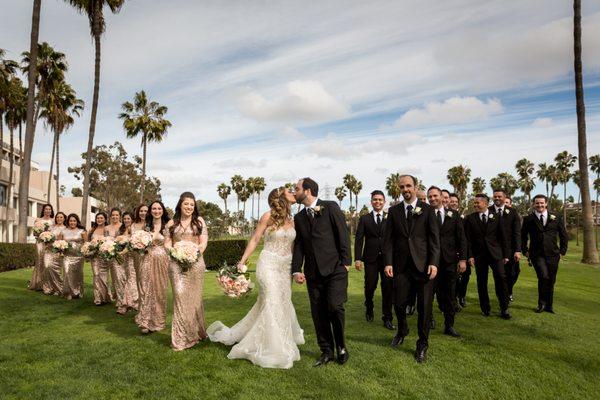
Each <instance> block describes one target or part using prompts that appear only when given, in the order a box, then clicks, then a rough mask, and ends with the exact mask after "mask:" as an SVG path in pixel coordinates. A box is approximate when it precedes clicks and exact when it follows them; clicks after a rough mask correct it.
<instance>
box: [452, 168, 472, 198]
mask: <svg viewBox="0 0 600 400" xmlns="http://www.w3.org/2000/svg"><path fill="white" fill-rule="evenodd" d="M446 179H448V182H449V183H450V185H452V187H453V188H454V192H455V193H457V194H458V196H459V197H460V201H461V203H462V206H463V207H462V208H465V206H466V199H467V186H468V185H469V182H470V180H471V168H468V167H466V166H463V165H457V166H455V167H452V168H450V169H449V170H448V174H447V175H446Z"/></svg>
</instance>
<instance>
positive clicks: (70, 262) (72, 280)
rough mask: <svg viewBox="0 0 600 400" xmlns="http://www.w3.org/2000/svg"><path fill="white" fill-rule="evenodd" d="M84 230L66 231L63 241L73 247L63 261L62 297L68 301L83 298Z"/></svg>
mask: <svg viewBox="0 0 600 400" xmlns="http://www.w3.org/2000/svg"><path fill="white" fill-rule="evenodd" d="M83 232H84V231H83V229H65V230H64V231H63V239H64V240H66V241H67V242H69V244H70V245H71V246H70V247H69V250H67V252H66V253H65V256H64V257H63V259H62V276H63V287H62V295H63V297H65V298H67V299H74V298H77V299H78V298H81V297H83V256H82V255H81V254H79V249H80V248H81V245H82V244H83Z"/></svg>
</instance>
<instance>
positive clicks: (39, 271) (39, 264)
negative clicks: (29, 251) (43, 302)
mask: <svg viewBox="0 0 600 400" xmlns="http://www.w3.org/2000/svg"><path fill="white" fill-rule="evenodd" d="M42 223H46V224H48V225H49V226H50V227H51V226H52V225H54V207H52V205H51V204H44V205H43V206H42V213H41V215H40V217H39V218H36V220H35V225H37V224H42ZM35 225H34V226H35ZM45 247H46V246H45V245H44V244H43V243H40V242H39V241H38V242H37V243H36V244H35V249H36V257H35V266H34V267H33V272H32V273H31V280H30V281H29V286H28V287H29V289H30V290H37V291H41V290H42V278H43V276H44V250H45Z"/></svg>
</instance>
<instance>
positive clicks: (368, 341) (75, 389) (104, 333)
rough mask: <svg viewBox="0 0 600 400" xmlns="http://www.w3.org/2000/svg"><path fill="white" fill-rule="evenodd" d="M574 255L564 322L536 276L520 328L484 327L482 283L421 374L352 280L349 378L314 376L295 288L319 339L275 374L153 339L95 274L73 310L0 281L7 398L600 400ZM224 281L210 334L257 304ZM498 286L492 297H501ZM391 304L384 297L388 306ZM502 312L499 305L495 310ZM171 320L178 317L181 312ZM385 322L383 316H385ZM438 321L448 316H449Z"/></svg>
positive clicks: (15, 277) (597, 273) (576, 254)
mask: <svg viewBox="0 0 600 400" xmlns="http://www.w3.org/2000/svg"><path fill="white" fill-rule="evenodd" d="M579 259H580V250H579V249H577V248H576V247H575V246H574V243H572V247H571V251H570V253H569V255H568V256H567V258H566V261H564V262H562V264H561V266H560V270H559V276H558V283H557V286H556V295H555V297H556V300H555V309H556V311H557V314H556V315H551V314H547V313H544V314H541V315H539V314H535V313H534V312H533V308H534V306H535V305H536V301H537V300H536V280H535V274H534V272H533V270H532V269H531V268H529V267H527V266H526V265H525V266H524V267H522V268H523V272H522V274H521V278H520V280H519V282H518V284H517V287H516V289H515V297H516V301H515V303H514V305H513V306H512V309H511V311H512V314H513V319H512V320H510V321H504V320H502V319H500V318H499V317H498V316H497V314H494V316H493V317H490V318H484V317H482V316H481V315H480V313H479V306H478V304H477V296H476V287H475V276H474V275H473V276H472V279H471V285H470V287H469V296H468V302H469V306H468V307H467V308H466V309H465V310H463V311H462V312H461V313H460V314H459V315H458V316H457V320H456V328H457V330H458V331H460V332H461V333H462V335H463V337H462V338H461V339H458V340H457V339H452V338H449V337H446V336H444V335H442V334H441V331H440V329H439V328H438V329H436V330H435V331H433V332H432V335H431V338H430V350H429V360H428V362H427V363H426V364H425V365H417V364H416V363H415V361H414V360H413V356H412V352H413V350H414V343H415V341H416V317H410V320H409V323H410V328H411V333H410V335H409V336H408V338H407V341H406V342H405V344H404V345H402V346H401V347H400V348H398V349H392V348H390V347H389V343H390V340H391V339H392V336H393V333H391V332H389V331H387V330H385V329H384V328H383V327H382V326H381V323H380V320H379V318H380V315H377V314H376V322H373V323H367V322H365V320H364V309H363V305H362V302H363V299H362V273H360V272H357V271H354V270H352V272H351V274H350V289H349V301H348V303H347V314H346V315H347V323H346V324H347V325H346V331H347V337H348V348H349V351H350V354H351V358H350V361H349V362H348V364H346V365H344V366H339V365H335V364H330V365H327V366H325V367H323V368H313V367H312V364H313V362H314V359H315V358H316V357H317V356H318V355H319V353H318V348H317V346H316V342H315V335H314V332H313V327H312V320H311V317H310V312H309V307H308V296H307V294H306V288H305V287H303V286H302V287H300V286H297V285H295V286H294V299H293V300H294V304H295V306H296V310H297V313H298V316H299V320H300V324H301V325H302V327H303V328H304V329H305V337H306V344H305V345H303V346H301V348H300V350H301V354H302V360H301V361H300V362H298V363H296V364H295V365H294V367H293V368H292V369H291V370H269V369H262V368H259V367H255V366H253V365H252V364H251V363H249V362H247V361H244V360H233V361H230V360H228V359H227V358H226V356H227V353H228V351H229V350H228V348H227V347H226V346H223V345H220V344H213V343H210V342H209V341H206V342H204V343H202V344H200V345H198V346H196V347H194V348H193V349H190V350H187V351H184V352H174V351H172V350H171V348H170V347H169V345H170V330H169V329H167V330H165V331H163V332H159V333H155V334H152V335H149V336H143V335H141V334H140V333H139V331H138V329H137V327H136V325H135V324H134V322H133V315H127V316H119V315H117V314H116V313H115V309H114V307H111V306H103V307H95V306H94V305H93V303H92V298H91V293H92V290H91V285H90V284H91V271H90V270H89V267H86V276H85V279H86V291H87V292H86V297H85V298H84V299H83V300H81V301H70V302H69V301H66V300H63V299H60V298H58V297H49V296H44V295H42V294H40V293H34V292H31V291H29V290H27V289H26V284H27V281H28V279H29V276H30V274H31V269H24V270H17V271H11V272H5V273H2V274H0V321H1V322H0V398H2V399H65V398H81V399H109V398H110V399H120V398H122V399H132V398H146V399H150V398H170V399H177V398H189V399H212V398H222V399H233V398H247V399H256V398H260V399H271V398H273V399H275V398H280V399H294V398H303V399H329V398H340V399H348V398H362V399H371V398H382V399H383V398H386V399H389V398H427V399H432V398H436V399H437V398H440V399H442V398H443V399H452V398H466V399H470V398H482V399H484V398H485V399H488V398H497V399H511V398H515V399H516V398H519V399H522V398H527V399H534V398H539V399H550V398H572V399H575V398H576V399H584V398H589V399H596V398H598V397H599V393H600V383H599V382H598V379H599V378H600V345H599V343H600V341H599V339H598V333H599V332H600V314H599V310H600V307H599V306H600V294H599V293H600V292H599V290H598V288H599V287H600V269H598V268H594V267H590V266H584V265H581V264H579V263H578V260H579ZM213 277H214V273H213V272H208V274H207V279H206V288H205V306H206V320H207V323H208V324H210V323H211V322H213V321H215V320H217V319H219V320H222V321H223V322H224V323H226V324H233V323H235V322H236V321H237V320H238V319H240V318H241V317H242V316H243V315H244V314H245V313H246V312H247V311H248V310H249V308H250V307H251V305H252V304H253V302H254V299H255V297H256V293H253V294H252V295H251V296H249V297H248V298H245V299H241V300H232V299H229V298H226V297H225V296H224V295H222V294H221V293H220V291H219V289H218V288H217V286H216V282H215V279H214V278H213ZM491 284H492V279H491V278H490V295H491V296H492V298H493V293H494V292H493V287H492V285H491ZM376 301H377V304H380V302H379V296H378V297H377V299H376ZM492 302H493V303H492V304H493V306H495V307H496V308H497V303H496V302H495V301H494V300H492ZM169 307H171V304H169ZM376 311H378V309H376ZM435 315H436V319H437V320H438V322H441V321H442V316H441V314H440V313H439V311H438V310H437V307H436V309H435Z"/></svg>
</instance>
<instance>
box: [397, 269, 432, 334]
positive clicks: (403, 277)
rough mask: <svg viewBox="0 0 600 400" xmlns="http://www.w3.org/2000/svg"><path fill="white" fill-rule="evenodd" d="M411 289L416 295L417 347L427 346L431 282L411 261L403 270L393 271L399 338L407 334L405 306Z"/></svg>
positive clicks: (430, 311)
mask: <svg viewBox="0 0 600 400" xmlns="http://www.w3.org/2000/svg"><path fill="white" fill-rule="evenodd" d="M413 288H414V290H415V292H416V294H417V313H418V319H417V329H418V332H419V340H418V341H417V345H427V343H428V339H429V329H430V325H431V313H432V304H433V281H431V280H429V276H428V275H427V274H425V273H423V272H420V271H419V270H417V268H416V267H415V265H414V263H413V262H412V260H411V261H409V265H406V266H405V268H404V270H402V271H399V270H398V269H395V271H394V309H395V311H396V318H397V319H398V334H399V335H401V336H406V335H407V334H408V323H407V321H406V306H407V305H408V301H409V297H410V292H411V290H412V289H413Z"/></svg>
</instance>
